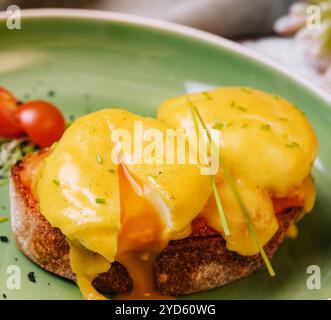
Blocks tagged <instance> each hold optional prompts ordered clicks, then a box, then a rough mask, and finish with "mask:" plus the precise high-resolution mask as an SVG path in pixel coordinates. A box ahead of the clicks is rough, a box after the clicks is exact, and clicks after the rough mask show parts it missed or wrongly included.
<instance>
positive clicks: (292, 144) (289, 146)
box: [286, 141, 300, 149]
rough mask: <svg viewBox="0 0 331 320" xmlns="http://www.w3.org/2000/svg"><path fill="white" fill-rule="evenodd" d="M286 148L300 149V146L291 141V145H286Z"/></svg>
mask: <svg viewBox="0 0 331 320" xmlns="http://www.w3.org/2000/svg"><path fill="white" fill-rule="evenodd" d="M286 147H288V148H292V149H294V148H300V145H299V143H297V142H295V141H293V142H291V143H288V144H287V145H286Z"/></svg>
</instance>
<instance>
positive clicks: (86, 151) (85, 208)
mask: <svg viewBox="0 0 331 320" xmlns="http://www.w3.org/2000/svg"><path fill="white" fill-rule="evenodd" d="M136 120H139V121H141V122H142V124H143V131H144V132H145V130H147V129H148V128H157V129H159V130H161V131H165V129H166V128H167V126H165V125H164V124H163V123H161V122H160V121H158V120H154V119H149V118H144V117H140V116H138V115H134V114H132V113H130V112H127V111H124V110H117V109H111V110H110V109H109V110H102V111H99V112H96V113H92V114H89V115H87V116H85V117H82V118H80V119H78V120H77V121H76V122H75V123H74V124H73V125H72V126H71V127H70V128H69V129H68V130H67V131H66V132H65V134H64V136H63V137H62V139H61V140H60V141H59V143H58V144H57V145H56V147H55V148H54V149H53V150H51V152H50V154H49V156H47V157H46V158H45V159H44V162H43V164H42V165H41V166H40V170H39V173H38V175H37V178H36V180H35V182H34V193H35V195H36V197H37V199H38V200H39V205H40V211H41V212H42V213H43V215H44V216H45V218H46V219H47V220H48V221H49V222H50V223H51V225H52V226H53V227H57V228H59V229H60V230H61V232H62V233H63V234H64V235H65V236H66V238H67V242H68V243H69V245H70V261H71V267H72V270H73V271H74V273H75V274H76V278H77V284H78V285H79V287H80V289H81V291H82V294H83V296H84V298H85V299H103V298H104V297H103V296H102V295H101V294H99V293H98V292H97V291H96V290H95V289H94V287H93V285H92V282H93V280H94V279H95V278H96V277H97V275H98V274H100V273H104V272H107V271H108V270H109V268H110V267H111V263H112V262H114V261H115V260H116V261H118V262H120V263H122V264H123V265H124V266H125V267H126V269H127V270H128V272H129V274H130V276H131V278H132V280H133V295H127V296H125V297H126V298H132V297H135V298H145V297H146V298H148V299H150V298H152V297H156V296H157V295H156V293H154V292H153V281H152V265H153V261H154V258H155V257H156V256H157V255H158V254H159V253H160V252H161V251H162V249H163V248H164V247H165V246H166V245H167V243H168V242H169V241H170V240H171V239H177V238H181V237H185V236H188V235H189V233H190V224H191V221H192V220H193V219H194V218H195V217H196V216H197V215H198V213H199V212H200V211H201V210H202V208H203V206H204V204H205V203H206V201H207V199H208V197H209V195H210V193H211V187H210V184H209V177H207V176H202V175H201V174H200V168H199V166H198V165H190V164H186V163H184V164H176V163H175V164H162V163H161V164H152V165H151V164H145V163H141V164H135V163H132V162H130V161H127V158H128V156H129V155H130V153H131V150H129V151H128V150H122V152H121V153H120V158H121V159H120V162H119V164H117V163H115V162H113V158H112V157H111V151H112V150H114V147H117V146H118V145H117V144H118V143H119V142H118V140H116V139H114V137H113V135H112V133H113V132H114V130H115V129H117V128H118V129H121V130H123V129H127V131H128V132H129V133H130V134H132V136H133V132H134V121H136ZM121 297H122V298H123V296H121Z"/></svg>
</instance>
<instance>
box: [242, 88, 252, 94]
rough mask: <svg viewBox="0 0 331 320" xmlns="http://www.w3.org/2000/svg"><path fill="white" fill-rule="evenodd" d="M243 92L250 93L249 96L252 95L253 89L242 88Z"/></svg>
mask: <svg viewBox="0 0 331 320" xmlns="http://www.w3.org/2000/svg"><path fill="white" fill-rule="evenodd" d="M241 91H242V92H245V93H248V94H251V93H252V90H251V89H249V88H245V87H242V88H241Z"/></svg>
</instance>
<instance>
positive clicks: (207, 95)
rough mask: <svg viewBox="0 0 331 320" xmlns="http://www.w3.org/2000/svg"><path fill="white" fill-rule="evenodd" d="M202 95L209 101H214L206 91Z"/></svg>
mask: <svg viewBox="0 0 331 320" xmlns="http://www.w3.org/2000/svg"><path fill="white" fill-rule="evenodd" d="M202 94H203V95H204V96H205V97H206V98H207V99H208V100H213V99H212V97H211V96H210V94H209V93H208V92H206V91H203V92H202Z"/></svg>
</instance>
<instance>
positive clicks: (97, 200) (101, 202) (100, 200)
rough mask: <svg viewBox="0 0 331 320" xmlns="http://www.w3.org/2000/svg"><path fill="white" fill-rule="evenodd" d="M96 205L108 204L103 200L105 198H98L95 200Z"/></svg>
mask: <svg viewBox="0 0 331 320" xmlns="http://www.w3.org/2000/svg"><path fill="white" fill-rule="evenodd" d="M95 203H98V204H104V203H106V200H105V199H103V198H96V199H95Z"/></svg>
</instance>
